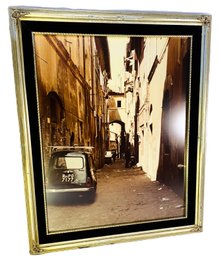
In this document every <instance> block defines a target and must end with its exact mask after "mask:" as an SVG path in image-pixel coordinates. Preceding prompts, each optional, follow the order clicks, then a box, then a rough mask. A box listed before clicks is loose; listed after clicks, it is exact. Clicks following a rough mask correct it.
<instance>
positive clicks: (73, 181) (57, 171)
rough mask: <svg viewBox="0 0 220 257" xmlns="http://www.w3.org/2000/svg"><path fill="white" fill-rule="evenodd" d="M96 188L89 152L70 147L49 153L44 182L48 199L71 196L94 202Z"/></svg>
mask: <svg viewBox="0 0 220 257" xmlns="http://www.w3.org/2000/svg"><path fill="white" fill-rule="evenodd" d="M96 188H97V179H96V175H95V166H94V160H93V157H92V155H91V154H90V153H89V152H87V151H83V150H73V149H71V150H57V151H54V152H53V153H52V154H51V158H50V161H49V170H48V174H47V184H46V194H47V199H48V200H56V198H59V199H60V197H61V199H63V200H65V197H69V196H70V197H72V196H73V197H76V198H82V197H84V199H85V200H88V201H89V202H94V200H95V195H96Z"/></svg>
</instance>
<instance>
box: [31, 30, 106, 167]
mask: <svg viewBox="0 0 220 257" xmlns="http://www.w3.org/2000/svg"><path fill="white" fill-rule="evenodd" d="M34 49H35V63H36V78H37V81H36V82H37V83H36V84H37V92H38V103H39V106H38V107H39V116H40V119H39V123H40V128H41V138H42V147H43V152H44V158H45V163H46V162H47V159H48V157H49V155H50V151H51V149H50V146H69V145H86V146H94V147H95V156H96V158H95V159H96V164H97V166H101V165H102V164H103V153H104V144H103V143H102V142H104V140H105V139H104V136H105V133H104V129H105V121H106V107H105V101H104V97H105V94H106V84H107V80H108V79H109V77H110V63H109V50H108V43H107V39H106V37H104V36H103V37H92V36H80V35H62V34H56V35H48V34H35V35H34Z"/></svg>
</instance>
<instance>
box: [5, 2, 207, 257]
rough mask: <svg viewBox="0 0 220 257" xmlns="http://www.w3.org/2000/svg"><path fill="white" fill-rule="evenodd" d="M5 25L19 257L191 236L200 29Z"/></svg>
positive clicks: (195, 214) (86, 20) (136, 19)
mask: <svg viewBox="0 0 220 257" xmlns="http://www.w3.org/2000/svg"><path fill="white" fill-rule="evenodd" d="M9 15H10V26H11V27H10V30H11V40H12V52H13V64H14V73H15V84H16V97H17V108H18V118H19V125H20V136H21V152H22V158H23V159H22V160H23V176H24V187H25V197H26V209H27V222H28V232H29V233H28V235H29V248H30V253H31V254H41V253H47V252H51V251H58V250H67V249H73V248H84V247H90V246H97V245H103V244H113V243H119V242H128V241H133V240H141V239H147V238H153V237H161V236H168V235H178V234H182V233H189V232H200V231H202V227H203V219H202V217H203V190H204V188H203V187H204V149H205V113H206V101H207V84H208V60H209V40H210V26H211V24H210V23H211V17H210V16H209V15H204V14H197V15H195V14H190V13H183V14H177V13H169V14H168V13H167V14H164V13H151V12H144V13H139V12H134V11H131V12H123V13H121V12H119V11H92V10H63V9H56V10H53V9H43V8H34V7H33V8H29V9H25V8H19V7H15V8H14V7H11V8H10V9H9Z"/></svg>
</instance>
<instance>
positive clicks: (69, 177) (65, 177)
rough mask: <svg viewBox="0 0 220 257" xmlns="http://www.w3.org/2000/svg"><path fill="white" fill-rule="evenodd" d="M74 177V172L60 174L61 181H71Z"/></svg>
mask: <svg viewBox="0 0 220 257" xmlns="http://www.w3.org/2000/svg"><path fill="white" fill-rule="evenodd" d="M74 179H75V176H74V174H62V180H61V182H62V183H73V182H74Z"/></svg>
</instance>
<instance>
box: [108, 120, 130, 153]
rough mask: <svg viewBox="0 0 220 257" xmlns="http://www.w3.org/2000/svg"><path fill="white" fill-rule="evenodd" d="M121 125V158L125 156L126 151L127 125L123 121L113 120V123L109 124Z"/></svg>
mask: <svg viewBox="0 0 220 257" xmlns="http://www.w3.org/2000/svg"><path fill="white" fill-rule="evenodd" d="M114 123H116V124H119V125H120V126H121V131H120V135H118V136H119V137H120V145H119V149H118V150H119V156H120V158H121V157H123V156H124V154H125V149H126V133H125V123H124V122H123V121H121V120H113V121H111V122H109V125H111V124H114ZM109 132H111V130H109Z"/></svg>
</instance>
